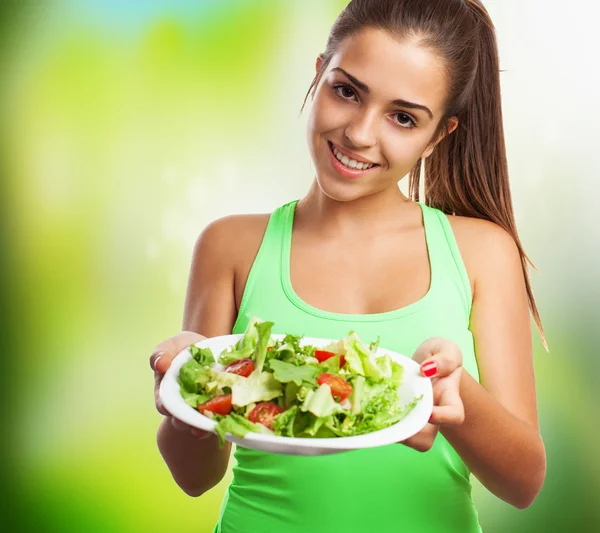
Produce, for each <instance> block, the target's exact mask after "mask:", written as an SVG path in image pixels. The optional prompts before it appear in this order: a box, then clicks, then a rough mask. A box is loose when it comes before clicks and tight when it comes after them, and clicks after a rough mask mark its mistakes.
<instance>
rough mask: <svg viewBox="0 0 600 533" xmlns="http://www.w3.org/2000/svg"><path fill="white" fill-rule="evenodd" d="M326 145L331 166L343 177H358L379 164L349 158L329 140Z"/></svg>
mask: <svg viewBox="0 0 600 533" xmlns="http://www.w3.org/2000/svg"><path fill="white" fill-rule="evenodd" d="M327 145H328V146H329V154H330V156H331V162H332V166H333V168H334V169H335V171H336V172H337V173H338V174H340V175H342V176H344V177H345V178H360V177H362V176H364V175H366V174H368V173H369V172H372V171H373V170H374V169H376V168H378V167H379V166H380V165H377V164H375V163H364V162H362V161H356V160H355V159H351V158H350V157H348V156H347V155H345V154H342V153H341V152H340V151H339V150H338V149H337V148H336V147H335V146H334V145H333V144H332V143H331V142H330V141H327Z"/></svg>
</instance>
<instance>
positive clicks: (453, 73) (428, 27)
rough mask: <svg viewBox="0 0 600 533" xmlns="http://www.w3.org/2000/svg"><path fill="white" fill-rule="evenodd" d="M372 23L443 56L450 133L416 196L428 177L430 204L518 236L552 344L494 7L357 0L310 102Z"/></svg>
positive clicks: (342, 18)
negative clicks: (523, 206)
mask: <svg viewBox="0 0 600 533" xmlns="http://www.w3.org/2000/svg"><path fill="white" fill-rule="evenodd" d="M366 27H370V28H376V29H381V30H385V31H388V32H390V33H391V34H393V35H394V36H396V37H400V38H411V39H416V40H417V42H418V43H419V44H421V45H422V46H425V47H427V48H430V49H432V50H434V51H435V52H436V53H438V54H439V55H440V56H441V57H442V58H443V60H444V62H445V66H446V72H445V74H446V78H447V82H448V88H449V89H448V94H447V99H446V106H445V108H446V111H445V115H444V116H443V117H442V119H441V120H440V123H439V125H438V128H437V131H436V133H435V134H434V137H433V139H439V137H440V136H442V135H443V134H444V133H445V135H443V138H442V140H441V141H439V143H438V144H437V146H436V148H435V150H434V151H433V153H432V154H431V155H430V156H429V157H428V158H426V159H425V164H424V167H425V176H421V164H422V160H421V159H419V160H418V161H417V163H416V164H415V166H414V168H413V169H412V170H411V171H410V173H409V176H408V179H409V187H408V190H409V197H410V198H411V199H412V200H415V201H420V200H421V199H420V194H419V186H420V182H421V179H425V177H426V178H427V179H426V180H425V183H424V187H423V189H424V192H425V198H424V202H425V203H426V204H427V205H429V206H431V207H435V208H437V209H439V210H441V211H443V212H444V213H447V214H454V215H460V216H467V217H475V218H481V219H485V220H489V221H491V222H494V223H495V224H497V225H498V226H500V227H501V228H503V229H504V230H506V231H507V232H508V233H509V234H510V235H511V236H512V237H513V239H514V241H515V243H516V245H517V247H518V249H519V254H520V256H521V264H522V268H523V274H524V276H525V286H526V289H527V296H528V300H529V308H530V310H531V314H532V315H533V318H534V320H535V323H536V325H537V328H538V330H539V332H540V335H541V338H542V342H543V343H544V347H545V348H546V350H547V349H548V346H547V344H546V339H545V335H544V330H543V327H542V322H541V319H540V315H539V312H538V309H537V305H536V303H535V298H534V295H533V290H532V288H531V282H530V279H529V268H528V263H529V264H531V266H532V267H533V268H535V266H534V265H533V263H532V262H531V260H530V259H529V257H527V255H526V254H525V251H524V250H523V246H522V244H521V241H520V239H519V236H518V234H517V229H516V224H515V218H514V213H513V206H512V199H511V193H510V186H509V180H508V164H507V161H506V146H505V143H504V128H503V125H502V102H501V95H500V67H499V60H498V46H497V43H496V33H495V29H494V25H493V24H492V21H491V19H490V16H489V14H488V12H487V10H486V9H485V7H484V6H483V4H482V3H481V2H480V1H479V0H394V1H391V0H352V1H351V2H350V3H349V4H348V5H347V6H346V8H345V9H344V10H343V11H342V13H341V14H340V15H339V16H338V18H337V19H336V21H335V23H334V24H333V26H332V28H331V31H330V33H329V37H328V39H327V45H326V48H325V52H324V53H323V54H322V59H323V61H322V63H321V68H320V70H319V72H318V73H317V74H316V76H315V78H314V79H313V81H312V83H311V85H310V87H309V89H308V92H307V94H306V97H305V98H304V104H303V105H302V109H304V106H305V105H306V101H307V99H308V97H309V95H310V94H311V91H312V94H313V96H314V92H315V91H316V89H317V85H318V83H319V80H320V79H321V77H322V75H323V73H324V72H325V71H326V69H327V67H328V65H329V63H330V61H331V58H332V57H333V55H334V54H335V52H336V51H337V49H338V46H339V45H340V43H341V42H342V41H343V40H344V39H346V38H347V37H350V36H352V35H354V34H356V33H358V32H359V31H360V30H362V29H364V28H366ZM451 117H458V121H459V126H458V128H457V130H456V131H455V132H453V133H452V134H449V132H448V131H447V130H446V128H447V123H448V119H449V118H451ZM536 270H537V269H536Z"/></svg>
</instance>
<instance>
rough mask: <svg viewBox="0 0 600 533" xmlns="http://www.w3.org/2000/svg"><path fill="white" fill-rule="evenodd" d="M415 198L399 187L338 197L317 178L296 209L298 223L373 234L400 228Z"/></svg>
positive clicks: (345, 232) (322, 229) (339, 232)
mask: <svg viewBox="0 0 600 533" xmlns="http://www.w3.org/2000/svg"><path fill="white" fill-rule="evenodd" d="M414 207H415V206H414V202H413V201H412V200H410V199H408V198H407V197H406V196H404V195H403V194H402V192H401V191H400V189H399V188H398V187H393V188H390V189H386V190H383V191H380V192H377V193H373V194H370V195H368V196H363V197H360V198H357V199H356V200H349V201H338V200H333V199H332V198H330V197H329V196H327V195H326V194H325V193H323V191H322V190H321V189H320V187H319V185H318V183H317V181H316V180H314V181H313V184H312V186H311V188H310V189H309V191H308V193H307V194H306V196H305V197H304V198H302V200H300V201H299V202H298V206H297V209H296V215H295V218H296V222H295V225H298V226H303V227H304V228H306V229H317V228H318V230H319V232H320V233H322V234H323V233H329V234H335V235H337V236H344V235H348V236H353V237H356V236H357V235H360V234H365V235H367V236H368V235H372V234H373V232H374V231H375V232H378V231H384V230H385V229H389V228H390V227H394V228H397V227H398V225H399V224H402V220H404V219H405V217H404V215H407V214H409V213H410V212H411V211H412V210H413V209H414Z"/></svg>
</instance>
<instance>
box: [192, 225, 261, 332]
mask: <svg viewBox="0 0 600 533" xmlns="http://www.w3.org/2000/svg"><path fill="white" fill-rule="evenodd" d="M268 219H269V216H268V215H230V216H226V217H223V218H219V219H217V220H215V221H213V222H211V223H210V224H208V226H206V227H205V228H204V229H203V230H202V232H201V233H200V235H199V236H198V238H197V239H196V244H195V246H194V251H193V256H192V264H191V267H190V275H189V280H188V287H187V293H186V302H185V311H184V329H185V330H188V331H196V332H198V333H202V335H205V336H207V337H212V336H216V335H226V334H229V333H231V329H232V327H233V324H234V322H235V318H236V316H237V310H238V305H239V298H238V293H239V290H240V289H239V280H240V279H241V274H240V273H241V272H244V271H245V269H246V268H247V269H248V270H249V267H247V266H246V265H248V264H250V265H251V263H252V261H253V259H254V255H256V251H257V250H258V248H259V247H260V242H261V239H262V235H263V233H264V230H265V228H266V225H267V222H268ZM253 254H254V255H253Z"/></svg>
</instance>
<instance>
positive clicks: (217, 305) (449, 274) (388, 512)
mask: <svg viewBox="0 0 600 533" xmlns="http://www.w3.org/2000/svg"><path fill="white" fill-rule="evenodd" d="M309 95H312V108H311V111H310V120H309V121H308V131H307V133H308V135H307V139H308V143H309V147H310V153H311V156H312V159H313V162H314V167H315V171H316V176H315V180H314V183H313V185H312V187H311V188H310V190H309V191H308V193H307V194H306V196H305V197H304V198H302V199H301V200H300V201H293V202H290V203H288V204H286V205H284V206H282V207H280V208H279V209H276V210H275V211H274V212H273V213H271V214H268V215H245V216H231V217H226V218H223V219H220V220H217V221H215V222H213V223H212V224H210V225H209V226H208V227H207V228H206V229H205V230H204V231H203V232H202V234H201V235H200V237H199V238H198V241H197V243H196V246H195V249H194V255H193V262H192V266H191V273H190V279H189V285H188V293H187V298H186V306H185V317H184V330H186V331H184V332H183V333H180V334H179V335H176V336H175V337H172V338H170V339H168V340H167V341H164V342H163V343H161V344H160V345H159V346H158V347H157V349H156V350H155V352H154V353H153V355H152V356H151V366H152V368H153V369H154V370H155V377H156V384H158V383H159V382H160V379H161V377H162V375H163V373H164V372H165V371H166V369H167V368H168V366H169V365H170V362H171V361H172V359H173V357H174V356H175V355H176V354H177V353H178V352H179V351H180V350H182V349H183V348H184V347H186V346H187V345H189V344H191V343H193V342H197V341H198V340H200V339H202V338H204V337H212V336H217V335H224V334H229V333H232V332H234V333H239V332H243V331H244V329H245V328H246V326H247V324H248V321H249V318H250V317H251V316H253V315H254V316H258V317H261V318H262V319H264V320H272V321H274V322H275V328H274V332H276V333H293V334H305V335H310V336H314V337H327V338H336V337H337V338H342V337H343V336H345V335H346V334H347V333H348V331H349V330H355V331H356V332H357V333H358V334H359V335H360V336H361V338H363V339H367V340H374V339H376V338H377V336H380V337H381V345H382V346H385V347H387V348H389V349H390V350H394V351H397V352H400V353H406V354H414V358H415V359H417V360H418V361H419V362H420V363H422V366H421V368H422V372H423V374H424V375H427V376H430V377H431V378H432V381H433V386H434V396H435V407H434V411H433V415H432V418H431V420H430V423H429V424H427V426H426V427H425V428H424V429H423V431H422V432H420V433H419V434H418V435H416V436H415V437H413V438H411V439H409V440H408V441H405V442H403V443H398V444H394V445H390V446H384V447H379V448H373V449H366V450H357V451H352V452H346V453H341V454H334V455H327V456H322V457H296V456H284V455H276V454H268V453H264V452H258V451H255V450H249V449H245V448H242V447H238V448H237V451H236V454H235V456H236V460H237V464H236V466H235V467H234V468H233V481H232V483H231V485H230V486H229V489H228V491H227V494H226V496H225V499H224V502H223V505H222V508H221V516H220V519H219V523H218V524H217V526H216V528H215V531H217V532H221V533H233V532H236V533H237V532H242V531H243V532H252V533H263V532H264V533H266V532H273V531H285V532H286V533H301V532H302V533H305V532H307V531H311V532H315V533H321V532H323V533H325V532H338V531H339V532H342V531H343V532H345V533H349V532H357V533H358V532H364V531H398V532H400V531H402V532H410V533H426V532H431V533H441V532H456V533H468V532H475V531H480V530H481V529H480V526H479V523H478V519H477V512H476V510H475V508H474V506H473V502H472V499H471V484H470V474H471V473H472V474H473V475H475V476H476V477H477V478H478V479H479V480H480V481H481V482H482V483H483V484H484V485H485V486H486V487H487V488H488V489H489V490H490V491H491V492H493V493H494V494H495V495H497V496H498V497H499V498H502V499H503V500H505V501H507V502H509V503H510V504H512V505H514V506H515V507H518V508H525V507H528V506H529V505H531V503H532V502H533V501H534V499H535V497H536V495H537V494H538V492H539V491H540V489H541V486H542V484H543V481H544V476H545V465H546V462H545V451H544V446H543V443H542V440H541V438H540V434H539V428H538V419H537V408H536V395H535V384H534V373H533V362H532V345H531V329H530V317H529V311H530V310H531V312H532V314H533V316H534V318H535V321H536V323H537V324H538V327H539V328H540V331H541V324H540V320H539V315H538V312H537V309H536V306H535V302H534V299H533V295H532V292H531V287H530V284H529V279H528V268H527V258H526V256H525V254H524V252H523V249H522V247H521V244H520V242H519V238H518V236H517V232H516V229H515V222H514V217H513V211H512V205H511V197H510V191H509V183H508V171H507V163H506V154H505V145H504V138H503V129H502V114H501V102H500V81H499V62H498V54H497V45H496V39H495V34H494V28H493V25H492V23H491V21H490V18H489V16H488V13H487V12H486V10H485V9H484V7H483V6H482V4H481V3H480V2H479V1H477V0H395V1H393V2H392V1H386V0H353V1H352V2H350V4H349V5H348V6H347V7H346V8H345V10H344V11H343V12H342V13H341V14H340V16H339V17H338V19H337V20H336V22H335V24H334V25H333V27H332V29H331V33H330V36H329V39H328V42H327V46H326V50H325V52H324V53H323V54H321V55H320V56H319V57H318V58H317V61H316V76H315V79H314V81H313V83H312V85H311V87H310V89H309V94H307V98H308V96H309ZM305 103H306V100H305ZM423 169H424V175H423V172H422V170H423ZM406 175H408V176H409V177H408V179H409V197H406V196H404V195H403V194H402V193H401V191H400V189H399V187H398V182H399V181H400V179H402V178H403V177H404V176H406ZM423 179H424V180H425V181H424V184H423V182H422V180H423ZM420 190H423V191H424V198H423V197H422V196H421V194H420ZM157 407H158V408H159V410H160V411H161V412H163V414H165V415H166V416H165V418H164V420H163V422H162V423H161V425H160V428H159V431H158V446H159V449H160V452H161V454H162V456H163V458H164V460H165V461H166V463H167V465H168V467H169V469H170V471H171V473H172V475H173V477H174V479H175V481H176V482H177V483H178V484H179V486H180V487H181V488H182V489H183V490H184V491H185V492H186V493H187V494H190V495H192V496H199V495H201V494H202V493H204V492H205V491H207V490H208V489H210V488H211V487H213V486H214V485H215V484H217V483H218V482H219V481H220V480H221V479H222V477H223V475H224V473H225V471H226V468H227V464H228V459H229V454H230V446H229V445H227V446H226V447H225V448H224V449H219V447H218V444H217V439H216V438H215V437H214V436H213V435H211V434H208V433H204V432H201V431H197V430H193V429H191V428H190V427H188V426H186V425H185V424H183V423H181V422H179V421H177V420H176V419H174V418H173V417H171V416H170V415H169V414H168V413H166V412H165V411H164V408H163V407H162V406H161V405H160V404H159V403H158V402H157ZM420 452H425V453H420Z"/></svg>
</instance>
